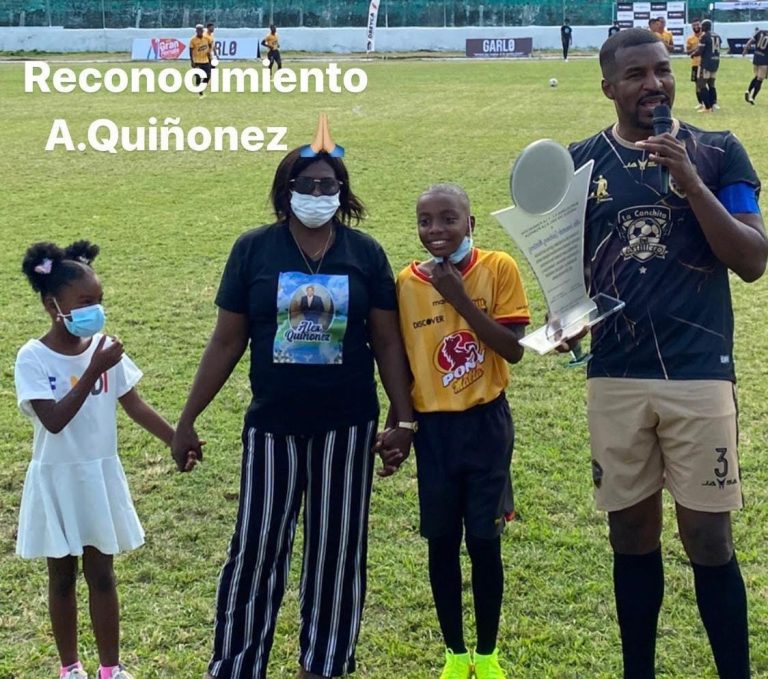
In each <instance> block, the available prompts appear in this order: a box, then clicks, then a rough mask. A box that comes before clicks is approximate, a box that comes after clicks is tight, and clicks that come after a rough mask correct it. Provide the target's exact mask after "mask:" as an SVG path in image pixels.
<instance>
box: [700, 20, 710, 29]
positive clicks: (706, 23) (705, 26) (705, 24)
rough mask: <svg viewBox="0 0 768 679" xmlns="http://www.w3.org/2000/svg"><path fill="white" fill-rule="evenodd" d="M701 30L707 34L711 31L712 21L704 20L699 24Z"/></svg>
mask: <svg viewBox="0 0 768 679" xmlns="http://www.w3.org/2000/svg"><path fill="white" fill-rule="evenodd" d="M701 30H702V31H706V32H709V31H711V30H712V21H711V20H709V19H704V21H702V22H701Z"/></svg>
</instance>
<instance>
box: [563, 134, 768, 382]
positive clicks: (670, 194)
mask: <svg viewBox="0 0 768 679" xmlns="http://www.w3.org/2000/svg"><path fill="white" fill-rule="evenodd" d="M673 134H675V135H676V136H677V138H678V139H680V140H681V141H683V142H684V143H685V145H686V148H687V150H688V155H689V157H690V158H691V160H692V162H693V164H694V165H695V167H696V170H697V171H698V173H699V176H700V177H701V178H702V179H703V181H704V183H705V184H706V186H707V187H708V188H709V189H710V190H711V191H712V192H713V193H714V194H715V195H717V194H718V191H720V190H721V189H722V188H724V187H725V186H728V185H731V184H735V183H740V182H745V183H747V184H749V185H751V186H753V187H755V191H756V192H759V189H760V182H759V180H758V178H757V175H756V174H755V171H754V169H753V168H752V164H751V163H750V161H749V158H748V156H747V153H746V151H745V150H744V147H743V146H742V145H741V143H740V142H739V140H738V139H736V137H735V136H734V135H733V134H731V133H730V132H709V131H705V130H700V129H698V128H695V127H692V126H691V125H687V124H685V123H679V122H678V121H675V123H674V125H673ZM570 152H571V155H572V156H573V160H574V164H575V166H576V167H577V168H578V167H581V166H582V165H584V164H586V163H587V162H588V161H589V160H594V161H595V165H594V167H593V169H592V177H591V180H592V189H593V190H592V191H591V193H590V196H589V199H588V202H587V214H586V233H585V245H584V266H585V270H586V272H587V277H588V279H589V288H590V295H595V294H597V293H605V294H607V295H610V296H611V297H617V298H619V299H620V300H622V301H624V302H625V303H626V307H625V308H624V309H623V310H622V311H620V312H618V313H616V314H614V315H613V316H611V317H609V318H608V319H606V320H605V321H603V322H602V323H600V324H598V325H597V326H595V327H594V328H593V330H592V354H593V358H592V360H591V361H590V363H589V370H588V374H589V377H630V378H648V379H681V380H683V379H689V380H693V379H716V380H734V379H735V373H734V366H733V309H732V306H731V293H730V286H729V281H728V269H727V267H726V266H725V264H723V263H722V262H721V261H720V260H719V259H718V258H717V257H716V256H715V254H714V253H713V252H712V249H711V248H710V246H709V243H707V240H706V238H705V236H704V233H703V232H702V230H701V227H700V226H699V222H698V221H697V219H696V215H695V214H694V213H693V210H692V209H691V207H690V205H689V203H688V201H687V200H686V198H685V197H684V196H683V195H682V191H680V190H679V189H678V188H676V186H675V182H674V180H673V179H671V178H670V180H669V188H668V189H667V191H666V192H664V193H663V192H662V188H661V187H662V184H661V173H660V168H659V166H657V165H656V164H655V163H654V162H652V161H650V160H649V159H648V156H647V153H646V152H645V151H643V150H641V149H639V148H638V147H636V146H635V145H634V144H630V143H629V142H626V141H624V140H622V139H620V138H619V137H618V136H617V134H616V131H615V127H614V128H608V129H606V130H603V131H602V132H600V133H599V134H597V135H595V136H594V137H590V138H589V139H586V140H584V141H581V142H578V143H575V144H572V145H571V147H570Z"/></svg>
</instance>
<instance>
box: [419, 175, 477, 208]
mask: <svg viewBox="0 0 768 679" xmlns="http://www.w3.org/2000/svg"><path fill="white" fill-rule="evenodd" d="M430 193H443V194H446V195H448V196H453V197H454V198H456V199H457V200H458V201H459V202H460V203H461V204H462V206H463V207H464V208H466V210H467V214H469V213H470V212H471V211H472V210H471V208H470V206H469V196H468V195H467V192H466V191H465V190H464V189H463V188H462V187H461V186H459V185H458V184H453V183H452V182H441V183H440V184H432V186H430V187H428V188H427V189H425V190H424V191H422V192H421V196H419V198H421V197H422V196H426V195H428V194H430Z"/></svg>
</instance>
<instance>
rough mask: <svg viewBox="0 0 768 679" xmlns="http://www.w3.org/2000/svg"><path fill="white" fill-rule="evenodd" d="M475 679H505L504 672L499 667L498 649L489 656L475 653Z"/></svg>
mask: <svg viewBox="0 0 768 679" xmlns="http://www.w3.org/2000/svg"><path fill="white" fill-rule="evenodd" d="M474 660H475V677H476V678H477V679H507V675H506V674H504V670H503V669H501V665H499V649H498V648H496V649H494V651H493V653H491V655H480V654H479V653H477V652H475V655H474Z"/></svg>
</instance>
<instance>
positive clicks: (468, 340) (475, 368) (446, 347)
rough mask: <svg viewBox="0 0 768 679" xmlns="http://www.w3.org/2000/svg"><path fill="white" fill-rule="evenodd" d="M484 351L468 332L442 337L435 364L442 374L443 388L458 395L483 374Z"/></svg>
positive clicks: (460, 331)
mask: <svg viewBox="0 0 768 679" xmlns="http://www.w3.org/2000/svg"><path fill="white" fill-rule="evenodd" d="M484 362H485V351H483V350H482V349H481V348H480V344H479V343H478V341H477V338H476V337H475V336H474V335H473V334H472V333H471V332H469V330H459V331H458V332H454V333H452V334H450V335H448V336H447V337H444V338H443V340H442V342H440V345H439V346H438V347H437V351H436V352H435V364H436V366H437V368H438V370H440V372H442V373H443V387H446V388H447V387H451V388H452V389H453V391H454V393H456V394H458V393H459V392H460V391H462V390H463V389H466V388H467V387H468V386H469V385H470V384H472V383H473V382H476V381H477V380H479V379H480V378H481V377H482V376H483V374H484V372H485V371H484V370H483V367H482V366H483V363H484Z"/></svg>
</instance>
